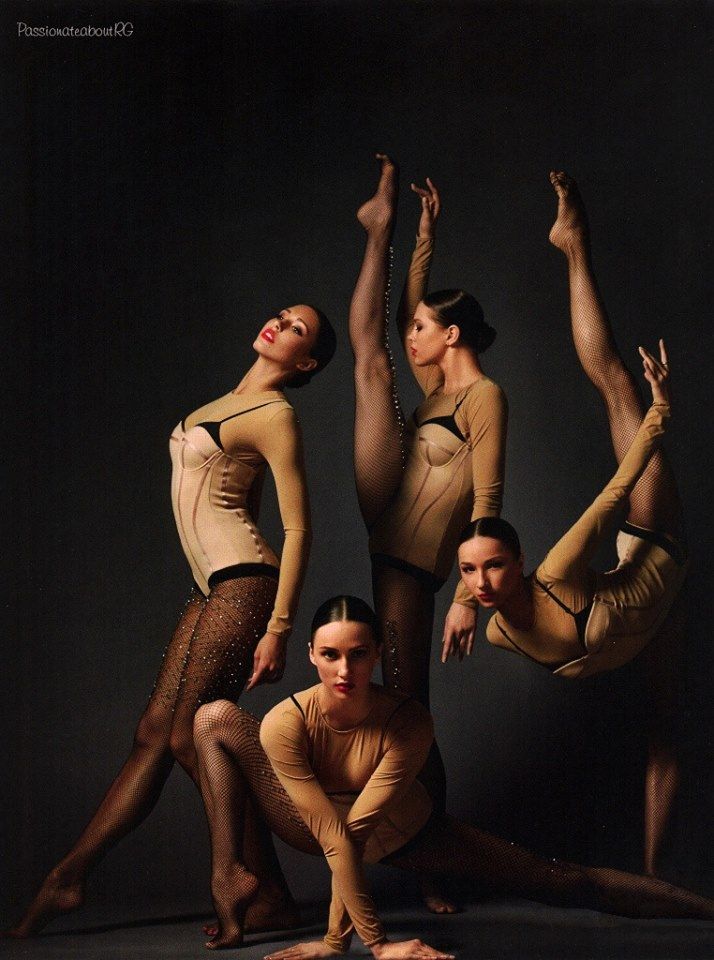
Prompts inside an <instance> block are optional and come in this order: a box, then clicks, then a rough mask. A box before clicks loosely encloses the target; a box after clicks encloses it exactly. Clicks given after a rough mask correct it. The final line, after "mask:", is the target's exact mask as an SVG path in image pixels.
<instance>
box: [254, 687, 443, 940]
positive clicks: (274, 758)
mask: <svg viewBox="0 0 714 960" xmlns="http://www.w3.org/2000/svg"><path fill="white" fill-rule="evenodd" d="M321 687H322V684H317V686H314V687H311V688H310V689H309V690H304V691H302V693H298V694H296V695H295V697H294V698H292V697H289V698H288V699H287V700H283V702H282V703H279V704H278V705H277V706H276V707H274V708H273V709H272V710H271V711H270V713H268V714H267V715H266V717H265V718H264V720H263V722H262V724H261V727H260V742H261V744H262V745H263V749H264V750H265V752H266V754H267V755H268V757H269V759H270V762H271V764H272V765H273V768H274V770H275V773H276V775H277V777H278V780H279V781H280V783H281V784H282V786H283V787H284V789H285V791H286V793H287V794H288V796H289V797H290V799H291V800H292V802H293V803H294V804H295V807H296V808H297V810H298V812H299V813H300V816H301V817H302V818H303V820H304V821H305V823H306V824H307V826H308V828H309V829H310V832H311V833H312V834H313V836H314V837H315V839H316V840H317V841H318V843H319V844H320V846H321V847H322V849H323V851H324V853H325V857H326V859H327V863H328V865H329V867H330V870H331V871H332V903H331V905H330V920H329V929H328V933H327V936H326V937H325V942H326V943H328V944H329V945H330V946H331V947H333V948H334V949H336V950H339V951H340V952H344V951H345V950H347V948H348V946H349V943H350V939H351V936H352V924H354V928H355V929H356V930H357V933H358V934H359V936H360V937H361V939H362V941H363V943H364V944H365V946H367V947H369V946H372V945H373V944H375V943H379V942H380V941H382V940H384V939H385V932H384V927H383V926H382V923H381V921H380V920H379V918H378V916H377V914H376V911H375V908H374V903H373V901H372V898H371V897H370V895H369V893H368V892H367V886H366V883H365V878H364V874H363V870H362V862H363V860H365V861H367V862H370V863H376V862H377V861H378V860H381V859H382V857H385V856H387V854H390V853H394V851H395V850H398V849H399V848H400V847H402V846H404V844H405V843H406V842H407V841H408V840H410V839H411V838H412V837H413V836H414V835H415V834H416V833H418V831H419V830H420V829H421V828H422V827H423V826H424V824H425V823H426V822H427V820H428V819H429V815H430V814H431V800H430V799H429V796H428V794H427V792H426V790H425V788H424V787H423V786H422V784H421V783H419V781H418V780H416V779H415V777H416V775H417V773H418V772H419V770H420V769H421V767H422V766H423V764H424V761H425V760H426V757H427V754H428V752H429V747H430V746H431V742H432V740H433V735H434V734H433V724H432V719H431V716H430V715H429V713H428V711H427V710H426V709H425V708H424V707H422V706H421V705H420V704H419V703H417V702H416V701H415V700H412V699H409V698H407V697H404V695H403V694H400V693H398V692H396V691H391V690H390V691H388V690H385V689H384V688H383V687H378V686H373V687H372V693H373V696H374V705H373V707H372V709H371V711H370V712H369V714H368V715H367V717H366V718H365V720H364V721H363V722H362V723H361V724H359V725H358V726H356V727H353V728H351V729H349V730H336V729H334V728H333V727H331V726H330V725H329V724H328V722H327V720H326V719H325V717H324V716H323V714H322V712H321V710H320V706H319V697H318V694H319V691H320V689H321Z"/></svg>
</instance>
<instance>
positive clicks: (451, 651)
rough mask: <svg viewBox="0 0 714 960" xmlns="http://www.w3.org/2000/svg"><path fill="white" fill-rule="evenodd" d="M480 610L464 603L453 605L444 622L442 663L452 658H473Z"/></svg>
mask: <svg viewBox="0 0 714 960" xmlns="http://www.w3.org/2000/svg"><path fill="white" fill-rule="evenodd" d="M477 618H478V610H474V609H472V608H471V607H467V606H465V605H464V604H463V603H452V604H451V606H450V607H449V612H448V613H447V614H446V620H445V621H444V637H443V639H442V641H441V662H442V663H446V661H447V660H448V659H449V657H450V656H452V655H453V656H455V657H458V658H459V660H463V659H464V657H469V656H471V651H472V650H473V648H474V634H475V632H476V620H477Z"/></svg>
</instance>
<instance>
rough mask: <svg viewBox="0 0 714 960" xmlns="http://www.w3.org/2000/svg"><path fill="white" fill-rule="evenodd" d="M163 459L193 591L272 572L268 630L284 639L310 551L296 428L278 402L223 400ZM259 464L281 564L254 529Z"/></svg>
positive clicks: (203, 412) (246, 397) (188, 427)
mask: <svg viewBox="0 0 714 960" xmlns="http://www.w3.org/2000/svg"><path fill="white" fill-rule="evenodd" d="M170 452H171V460H172V463H173V475H172V479H171V500H172V503H173V509H174V516H175V518H176V526H177V528H178V532H179V537H180V538H181V544H182V546H183V549H184V553H185V554H186V558H187V559H188V562H189V564H190V565H191V570H192V571H193V576H194V578H195V580H196V583H197V584H198V586H199V587H200V589H201V590H202V591H203V593H204V594H206V595H208V593H209V590H210V587H211V583H212V577H213V578H214V581H215V578H216V576H217V575H223V578H225V575H226V574H231V575H235V576H241V575H245V573H261V572H262V573H265V572H267V573H270V572H272V573H273V574H276V573H277V571H278V570H279V579H278V592H277V596H276V599H275V607H274V609H273V613H272V616H271V618H270V622H269V624H268V627H267V630H268V631H269V632H270V633H274V634H277V635H278V636H282V637H287V635H288V634H289V633H290V630H291V628H292V624H293V620H294V617H295V610H296V607H297V602H298V596H299V593H300V587H301V585H302V579H303V575H304V571H305V566H306V564H307V557H308V552H309V548H310V512H309V506H308V499H307V485H306V481H305V468H304V465H303V457H302V441H301V435H300V427H299V424H298V420H297V417H296V415H295V411H294V410H293V408H292V407H291V406H290V404H289V403H288V401H287V399H286V397H285V395H284V394H283V393H281V392H280V391H279V390H267V391H264V392H260V393H250V394H235V393H229V394H226V396H224V397H220V398H219V399H218V400H215V401H213V403H209V404H207V405H206V406H204V407H201V408H200V409H199V410H196V411H195V412H194V413H192V414H191V415H190V416H189V417H187V418H186V419H185V420H184V421H183V422H182V423H180V424H178V425H177V426H176V428H175V430H174V431H173V433H172V434H171V441H170ZM266 464H269V466H270V469H271V471H272V473H273V477H274V478H275V487H276V491H277V495H278V505H279V508H280V515H281V517H282V521H283V528H284V530H285V542H284V545H283V552H282V558H281V559H280V560H278V557H277V556H276V555H275V553H274V552H273V551H272V550H271V548H270V547H269V546H268V544H267V543H266V541H265V540H264V539H263V537H262V536H261V534H260V531H259V530H258V528H257V527H256V525H255V519H256V517H257V512H258V506H259V503H260V491H261V488H262V483H263V479H264V476H265V467H266Z"/></svg>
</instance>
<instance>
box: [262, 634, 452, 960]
mask: <svg viewBox="0 0 714 960" xmlns="http://www.w3.org/2000/svg"><path fill="white" fill-rule="evenodd" d="M309 656H310V662H311V663H312V664H314V666H315V667H316V668H317V673H318V676H319V678H320V682H321V684H322V686H321V688H320V691H319V694H318V696H319V700H320V707H321V710H322V712H323V714H324V715H325V717H326V718H327V719H328V720H329V723H330V726H332V727H334V728H335V729H337V730H339V729H345V730H348V729H350V728H352V727H354V726H356V725H357V724H359V723H361V722H362V721H363V720H364V718H365V717H366V716H367V714H368V713H369V711H370V709H371V707H372V696H373V692H372V687H371V679H372V673H373V671H374V667H375V664H376V663H377V662H378V661H379V659H380V649H379V647H378V646H377V644H376V643H375V640H374V634H373V633H372V630H371V628H370V627H369V626H368V625H367V624H365V623H356V622H354V621H349V620H348V621H338V622H334V623H327V624H325V625H324V626H322V627H320V628H319V629H318V630H317V631H316V632H315V635H314V637H313V642H312V644H311V645H310V647H309ZM370 951H371V953H372V956H373V957H375V958H377V960H454V958H453V956H452V955H451V954H447V953H443V952H442V951H440V950H435V949H434V948H433V947H430V946H429V945H428V944H425V943H423V942H422V941H421V940H402V941H391V940H384V941H383V942H382V943H377V944H374V945H373V946H372V947H370ZM335 955H340V956H341V954H339V952H338V951H337V950H335V949H334V948H332V947H330V946H328V945H327V944H326V943H325V942H324V940H316V941H311V942H308V943H296V944H293V945H292V946H290V947H287V948H286V949H285V950H279V951H277V952H276V953H271V954H269V955H268V956H266V958H265V960H312V958H317V957H330V956H335Z"/></svg>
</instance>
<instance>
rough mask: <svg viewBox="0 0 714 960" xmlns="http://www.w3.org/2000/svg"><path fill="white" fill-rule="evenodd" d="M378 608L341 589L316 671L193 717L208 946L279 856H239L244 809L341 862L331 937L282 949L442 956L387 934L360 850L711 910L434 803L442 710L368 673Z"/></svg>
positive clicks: (521, 881)
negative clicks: (548, 852)
mask: <svg viewBox="0 0 714 960" xmlns="http://www.w3.org/2000/svg"><path fill="white" fill-rule="evenodd" d="M375 626H376V621H375V617H374V614H373V613H372V611H371V610H370V608H369V607H368V606H367V604H365V603H364V602H363V601H362V600H359V599H357V598H355V597H345V596H340V597H334V598H332V599H330V600H328V601H326V602H325V603H323V604H322V606H321V607H320V608H319V609H318V611H317V613H316V614H315V617H314V619H313V623H312V639H311V641H310V647H309V651H310V659H311V661H312V662H313V664H314V665H315V666H316V668H317V672H318V675H319V678H320V682H319V683H318V684H317V685H316V686H314V687H311V688H310V689H308V690H303V691H302V692H301V693H297V694H295V695H294V696H291V697H288V698H287V699H286V700H284V701H283V702H282V703H280V704H278V706H276V707H274V708H273V709H272V710H271V711H270V712H269V713H268V715H267V716H266V717H265V719H264V720H263V723H262V725H260V724H259V721H258V720H257V719H256V718H255V717H253V716H251V715H250V714H249V713H246V712H245V711H244V710H242V709H240V708H239V707H237V706H235V705H234V704H232V703H229V702H227V701H219V702H216V703H211V704H207V705H205V706H203V707H201V708H200V710H199V711H198V713H197V714H196V720H195V725H194V729H195V738H196V748H197V751H198V757H199V767H200V772H201V777H200V779H201V789H202V792H203V796H204V801H205V803H206V809H207V812H208V817H209V823H210V828H211V849H212V890H213V898H214V902H215V906H216V910H217V912H218V917H219V922H220V929H219V931H218V932H217V934H216V936H215V937H214V938H213V939H211V940H210V941H209V942H208V943H207V944H206V946H208V947H209V948H210V949H220V948H224V947H236V946H239V945H240V943H241V942H242V938H243V932H244V929H243V917H244V915H245V911H246V909H247V908H248V907H249V905H250V903H251V902H252V898H253V896H254V895H255V893H256V891H257V890H258V889H259V888H260V886H261V884H262V883H263V881H264V878H265V873H264V871H265V870H266V865H267V864H268V863H269V862H270V860H271V857H269V856H265V855H263V856H262V858H261V857H260V856H256V851H255V848H253V849H251V855H252V856H253V857H254V860H253V862H252V863H249V862H248V861H247V860H245V859H241V851H243V850H246V844H245V840H244V836H243V833H244V829H243V823H244V819H243V812H244V810H245V808H246V805H247V804H250V805H252V806H254V807H257V809H258V810H259V813H260V816H261V817H262V818H264V821H265V823H266V824H267V826H268V827H269V828H270V829H271V830H272V831H273V832H274V833H275V834H276V835H277V836H279V837H280V838H281V839H282V840H284V841H285V842H286V843H288V844H290V845H291V846H292V847H294V848H295V849H297V850H301V851H303V852H305V853H310V854H315V855H324V856H325V858H326V860H327V863H328V865H329V867H330V870H331V871H332V903H331V906H330V914H329V929H328V932H327V935H326V936H325V938H324V939H323V940H321V941H318V942H314V943H304V944H297V945H296V946H294V947H290V948H288V949H287V950H283V951H279V952H278V953H276V954H273V955H272V960H298V958H300V960H307V958H312V957H325V956H331V955H333V954H340V953H344V952H345V951H346V950H347V949H348V948H349V944H350V940H351V937H352V932H353V929H354V930H356V932H357V933H358V935H359V936H360V938H361V939H362V941H363V942H364V944H365V946H367V947H368V948H369V949H370V951H371V952H372V954H373V955H374V956H375V957H377V958H378V960H397V958H411V957H414V958H419V960H427V958H442V960H444V958H446V957H447V956H448V955H446V954H444V953H443V952H441V951H439V950H436V949H434V948H432V947H430V946H427V945H426V944H423V943H421V942H420V941H418V940H409V941H404V942H401V943H395V942H390V941H389V940H388V939H387V936H386V932H385V929H384V926H383V924H382V922H381V921H380V919H379V916H378V914H377V911H376V909H375V905H374V903H373V901H372V899H371V897H370V896H369V892H368V890H367V885H366V882H365V878H364V874H363V867H362V864H363V862H364V861H366V862H376V861H380V862H383V863H388V864H390V865H392V866H396V867H400V868H402V869H404V870H410V871H414V872H416V873H418V874H420V875H424V874H426V875H428V876H456V877H459V878H461V879H465V880H468V881H472V882H474V883H475V884H477V885H478V888H479V891H482V892H483V891H485V892H486V893H487V894H501V895H504V894H511V895H516V896H523V897H526V898H528V899H532V900H539V901H543V902H544V903H550V904H556V905H560V906H577V907H588V908H592V909H596V910H602V911H604V912H609V913H618V914H623V915H625V916H635V917H692V918H697V919H708V920H711V919H714V901H711V900H706V899H705V898H703V897H699V896H697V895H695V894H692V893H689V892H688V891H686V890H682V889H679V888H677V887H674V886H671V885H670V884H668V883H664V882H663V881H661V880H657V879H654V878H648V877H640V876H636V875H633V874H629V873H624V872H622V871H618V870H611V869H607V868H591V867H581V866H578V865H577V864H571V863H563V862H558V861H553V860H543V859H541V858H539V857H537V856H535V855H534V854H532V853H529V852H528V851H527V850H524V849H522V848H521V847H518V846H516V845H515V844H511V843H508V842H507V841H505V840H501V839H499V838H498V837H494V836H491V835H490V834H487V833H484V832H483V831H482V830H478V829H476V828H475V827H472V826H470V825H469V824H467V823H463V822H461V821H458V820H455V819H454V818H452V817H449V816H447V815H446V814H444V813H440V812H438V811H436V810H435V809H434V806H433V802H432V799H431V797H430V796H429V794H428V793H427V791H426V790H425V788H424V787H423V785H422V784H421V783H420V782H419V780H417V779H416V775H417V773H418V771H419V769H420V767H421V765H422V763H423V762H424V760H425V758H426V756H427V753H428V750H429V746H430V743H431V740H432V721H431V717H430V716H429V714H428V712H427V711H426V710H425V708H424V707H422V706H421V705H420V704H419V703H418V702H417V701H416V700H414V699H413V698H410V697H406V696H405V695H404V694H401V693H399V692H398V691H394V690H386V689H385V688H384V687H380V686H377V685H375V684H372V683H371V682H370V679H371V675H372V671H373V668H374V666H375V664H376V662H377V660H378V659H379V656H380V651H379V647H378V645H377V642H376V639H375Z"/></svg>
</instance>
